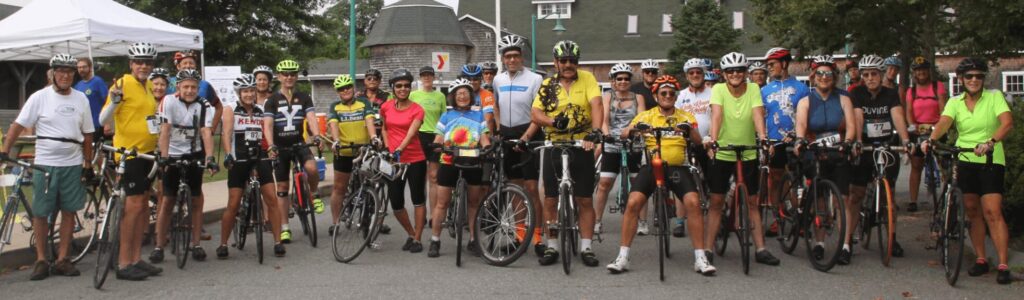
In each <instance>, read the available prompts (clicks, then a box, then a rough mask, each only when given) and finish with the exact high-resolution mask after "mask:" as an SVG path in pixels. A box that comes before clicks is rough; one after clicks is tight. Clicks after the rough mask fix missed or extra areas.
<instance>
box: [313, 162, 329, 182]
mask: <svg viewBox="0 0 1024 300" xmlns="http://www.w3.org/2000/svg"><path fill="white" fill-rule="evenodd" d="M316 172H317V174H319V176H320V181H323V180H324V178H325V177H326V176H327V160H325V159H324V158H323V157H317V158H316Z"/></svg>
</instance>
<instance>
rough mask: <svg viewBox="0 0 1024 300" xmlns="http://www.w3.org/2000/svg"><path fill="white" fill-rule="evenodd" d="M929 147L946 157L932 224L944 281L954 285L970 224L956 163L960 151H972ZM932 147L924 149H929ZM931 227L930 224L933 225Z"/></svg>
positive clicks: (987, 156)
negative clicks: (945, 174)
mask: <svg viewBox="0 0 1024 300" xmlns="http://www.w3.org/2000/svg"><path fill="white" fill-rule="evenodd" d="M929 146H930V147H929V148H930V149H931V150H933V151H934V152H935V154H937V156H941V157H943V159H944V160H947V161H949V164H950V165H951V166H950V176H949V178H948V180H946V182H945V184H944V185H943V187H942V190H943V193H942V198H941V199H940V201H941V202H940V203H939V205H940V206H936V211H939V213H938V214H937V215H936V219H935V220H933V222H932V223H933V224H939V227H938V239H936V247H937V248H939V257H940V260H939V261H940V262H941V263H942V266H943V269H944V271H945V274H946V282H947V283H949V285H950V286H955V285H956V281H957V279H958V278H959V277H960V267H961V265H962V264H963V258H964V241H965V240H967V239H968V238H970V236H969V235H968V234H969V232H968V230H969V229H970V228H971V221H970V220H967V217H966V213H965V208H964V193H963V191H961V190H960V187H959V185H958V183H957V181H958V179H959V177H960V173H959V172H960V167H959V164H958V163H957V160H958V159H959V157H960V155H961V154H962V153H973V152H974V149H973V148H960V147H953V146H946V145H944V144H939V143H934V144H929ZM933 151H928V153H932V152H933ZM992 154H993V152H992V151H989V152H988V153H986V154H985V165H986V166H991V165H992ZM933 229H934V227H933Z"/></svg>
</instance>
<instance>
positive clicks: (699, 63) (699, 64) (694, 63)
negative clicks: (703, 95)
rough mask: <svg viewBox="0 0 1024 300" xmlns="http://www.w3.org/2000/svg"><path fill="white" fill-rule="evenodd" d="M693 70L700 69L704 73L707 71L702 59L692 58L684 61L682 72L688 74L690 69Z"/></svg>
mask: <svg viewBox="0 0 1024 300" xmlns="http://www.w3.org/2000/svg"><path fill="white" fill-rule="evenodd" d="M693 68H698V69H700V70H701V71H704V72H707V71H708V67H707V66H706V65H704V59H702V58H696V57H694V58H691V59H688V60H686V63H685V64H683V72H688V71H690V69H693Z"/></svg>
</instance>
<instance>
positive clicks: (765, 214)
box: [751, 170, 778, 232]
mask: <svg viewBox="0 0 1024 300" xmlns="http://www.w3.org/2000/svg"><path fill="white" fill-rule="evenodd" d="M758 175H759V176H758V179H757V182H758V185H757V186H758V187H759V188H758V189H757V203H758V207H757V208H758V213H759V214H760V215H761V229H762V230H764V231H765V232H768V231H769V230H771V226H772V223H773V221H775V214H774V213H772V208H774V207H775V203H772V202H771V198H770V197H769V196H768V195H769V191H770V189H771V188H772V187H771V186H769V185H771V181H770V180H768V179H769V178H768V177H769V176H770V175H769V174H768V170H761V171H760V172H759V173H758ZM776 226H778V225H776ZM751 229H753V228H751Z"/></svg>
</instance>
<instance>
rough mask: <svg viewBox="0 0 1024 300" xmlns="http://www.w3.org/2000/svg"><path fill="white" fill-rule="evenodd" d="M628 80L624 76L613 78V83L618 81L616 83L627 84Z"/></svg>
mask: <svg viewBox="0 0 1024 300" xmlns="http://www.w3.org/2000/svg"><path fill="white" fill-rule="evenodd" d="M629 80H630V78H629V77H626V76H623V77H615V81H618V82H629Z"/></svg>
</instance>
